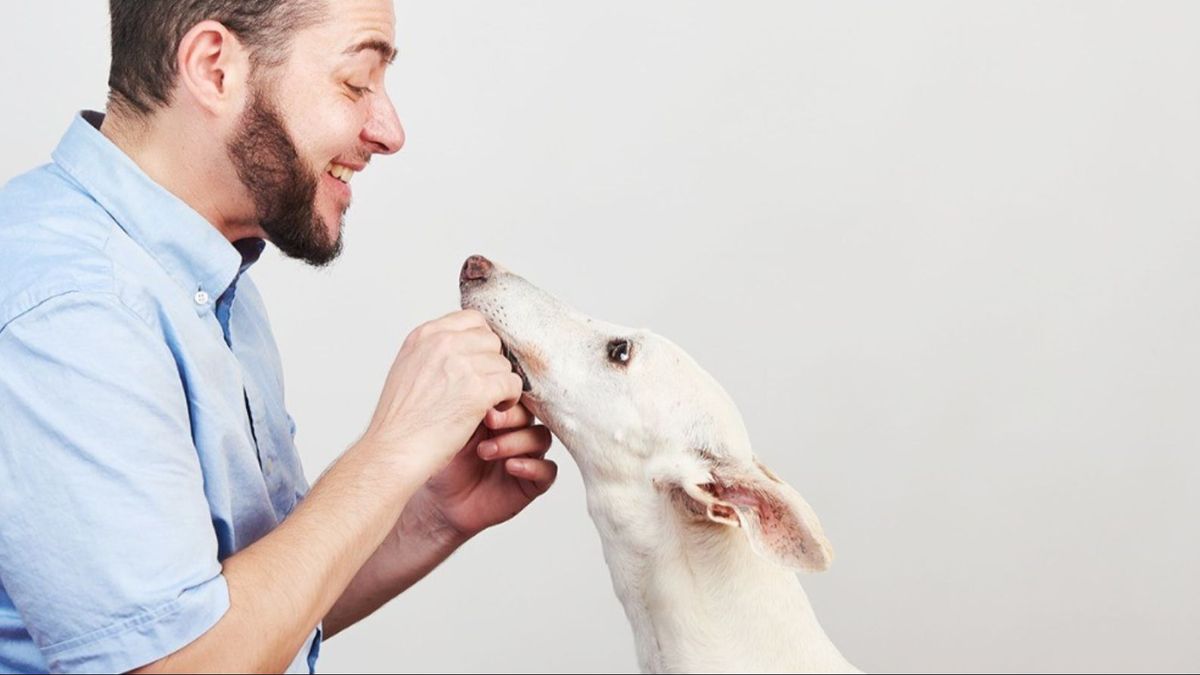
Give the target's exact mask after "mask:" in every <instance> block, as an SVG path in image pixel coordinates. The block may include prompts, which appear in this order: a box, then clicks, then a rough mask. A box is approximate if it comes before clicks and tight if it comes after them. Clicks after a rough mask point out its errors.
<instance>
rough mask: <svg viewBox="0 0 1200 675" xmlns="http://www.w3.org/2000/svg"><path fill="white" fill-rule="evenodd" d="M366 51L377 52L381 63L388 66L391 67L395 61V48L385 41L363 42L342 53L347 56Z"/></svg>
mask: <svg viewBox="0 0 1200 675" xmlns="http://www.w3.org/2000/svg"><path fill="white" fill-rule="evenodd" d="M368 49H370V50H372V51H375V52H378V53H379V57H380V58H381V59H383V62H384V63H386V64H388V65H389V66H390V65H392V63H393V62H395V60H396V51H397V50H396V48H395V47H393V46H392V43H390V42H388V41H387V40H380V39H373V40H363V41H362V42H360V43H358V44H356V45H354V46H353V47H351V48H349V49H347V50H346V51H345V52H343V53H344V54H347V55H349V54H358V53H359V52H363V51H366V50H368Z"/></svg>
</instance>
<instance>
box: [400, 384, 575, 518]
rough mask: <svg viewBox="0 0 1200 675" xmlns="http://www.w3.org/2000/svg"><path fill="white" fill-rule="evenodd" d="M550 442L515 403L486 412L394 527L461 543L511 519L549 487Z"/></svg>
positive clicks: (551, 475)
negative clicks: (477, 426)
mask: <svg viewBox="0 0 1200 675" xmlns="http://www.w3.org/2000/svg"><path fill="white" fill-rule="evenodd" d="M550 444H551V438H550V430H549V429H547V428H546V427H544V426H542V425H534V424H533V415H531V414H530V413H529V411H528V410H526V409H525V407H524V406H522V405H520V404H519V403H518V404H516V405H513V406H511V407H509V408H508V409H507V410H504V411H500V410H496V409H492V410H489V411H488V412H487V415H486V416H485V417H484V419H483V423H482V424H480V425H479V428H478V429H476V431H475V434H474V435H473V436H472V437H471V439H470V440H469V441H467V444H466V445H465V446H464V447H463V448H462V450H460V451H459V452H458V454H457V455H455V457H454V459H452V460H451V461H450V464H448V465H447V466H446V468H444V469H442V470H441V471H440V472H439V473H437V474H436V475H434V476H433V477H432V478H431V479H430V480H429V482H427V483H426V484H425V485H424V487H422V488H421V490H420V491H418V492H417V494H415V495H414V496H413V498H412V499H411V500H410V501H409V503H408V506H407V507H406V508H405V512H404V514H403V515H402V516H401V518H400V523H399V525H398V527H399V528H402V529H407V530H409V532H408V533H407V534H415V532H413V530H414V529H421V530H425V532H423V533H422V534H426V535H428V534H432V533H434V532H438V531H440V532H442V533H443V534H445V535H449V536H450V537H452V538H453V539H457V540H458V541H464V540H466V539H469V538H470V537H472V536H474V535H476V534H478V533H479V532H481V531H482V530H484V529H486V528H488V527H491V526H493V525H497V524H499V523H502V522H504V521H506V520H508V519H509V518H512V517H513V516H515V515H517V514H518V513H520V512H521V510H522V509H524V508H525V507H526V506H528V505H529V504H530V502H532V501H533V500H534V499H536V498H538V497H539V496H541V495H542V494H543V493H545V492H546V490H548V489H550V486H551V485H552V484H553V483H554V479H555V477H556V476H557V475H558V466H557V465H556V464H555V463H554V462H553V461H551V460H548V459H544V457H545V455H546V451H547V450H549V449H550ZM418 523H419V525H417V524H418ZM431 530H432V532H431ZM398 534H399V535H400V536H401V537H403V536H404V535H405V533H398Z"/></svg>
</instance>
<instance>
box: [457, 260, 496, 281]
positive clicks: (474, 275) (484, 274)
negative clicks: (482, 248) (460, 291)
mask: <svg viewBox="0 0 1200 675" xmlns="http://www.w3.org/2000/svg"><path fill="white" fill-rule="evenodd" d="M495 269H496V266H495V265H493V264H492V261H491V260H488V259H487V258H485V257H483V256H481V255H473V256H471V257H470V258H467V261H466V262H465V263H463V266H462V272H460V273H459V275H458V284H459V285H460V286H473V285H475V284H482V283H483V282H485V281H487V280H488V279H489V278H491V276H492V271H493V270H495Z"/></svg>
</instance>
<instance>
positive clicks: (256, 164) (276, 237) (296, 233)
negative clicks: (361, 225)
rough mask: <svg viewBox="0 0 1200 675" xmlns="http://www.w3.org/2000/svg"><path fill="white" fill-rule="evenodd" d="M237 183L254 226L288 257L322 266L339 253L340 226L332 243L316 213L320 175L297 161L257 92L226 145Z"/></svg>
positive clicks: (268, 104)
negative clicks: (251, 210)
mask: <svg viewBox="0 0 1200 675" xmlns="http://www.w3.org/2000/svg"><path fill="white" fill-rule="evenodd" d="M226 149H227V152H228V153H229V159H230V160H231V161H232V162H233V166H234V170H236V171H237V175H238V178H240V179H241V180H242V183H243V184H244V185H245V186H246V189H247V190H248V191H249V192H250V195H251V197H252V198H253V199H254V207H255V210H256V213H257V217H258V225H259V227H261V228H262V230H263V231H264V232H266V233H267V239H269V240H270V241H271V243H272V244H275V246H276V247H278V248H279V250H280V251H282V252H283V254H284V255H286V256H288V257H289V258H299V259H300V260H303V261H305V262H307V263H308V264H310V265H313V266H316V267H324V266H325V265H328V264H329V263H331V262H333V260H334V259H335V258H337V257H338V254H340V253H341V252H342V225H343V223H342V222H341V221H340V217H339V222H338V230H337V232H338V234H337V238H336V239H331V237H330V235H329V229H328V228H327V227H326V225H325V221H324V220H323V219H322V218H321V216H320V215H318V214H317V212H316V198H317V185H318V182H319V180H320V177H319V176H316V175H314V174H313V172H312V171H311V170H310V169H308V167H307V166H305V164H304V163H303V162H302V161H301V160H300V153H299V151H297V149H296V145H295V143H293V142H292V139H291V137H290V136H289V135H288V132H287V129H286V128H285V127H284V123H283V118H282V117H281V116H280V114H279V111H278V109H277V108H276V107H275V106H274V104H273V103H272V101H270V100H269V99H268V97H267V96H266V95H265V94H264V92H263V89H262V88H261V87H256V88H255V91H254V92H253V94H252V95H251V99H250V103H249V105H248V106H247V107H246V111H245V112H244V113H243V114H242V119H241V122H240V128H239V129H238V130H237V131H236V132H235V133H234V134H233V137H232V138H231V139H230V140H229V142H228V144H227V145H226Z"/></svg>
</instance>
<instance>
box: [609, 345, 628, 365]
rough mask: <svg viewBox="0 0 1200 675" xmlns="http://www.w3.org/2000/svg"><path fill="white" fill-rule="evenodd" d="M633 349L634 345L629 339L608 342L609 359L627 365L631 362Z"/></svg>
mask: <svg viewBox="0 0 1200 675" xmlns="http://www.w3.org/2000/svg"><path fill="white" fill-rule="evenodd" d="M632 349H633V345H631V344H630V343H629V340H613V341H612V342H609V343H608V360H609V361H612V362H613V363H618V364H621V365H625V364H626V363H629V352H630V351H631V350H632Z"/></svg>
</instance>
